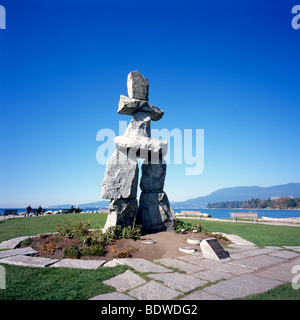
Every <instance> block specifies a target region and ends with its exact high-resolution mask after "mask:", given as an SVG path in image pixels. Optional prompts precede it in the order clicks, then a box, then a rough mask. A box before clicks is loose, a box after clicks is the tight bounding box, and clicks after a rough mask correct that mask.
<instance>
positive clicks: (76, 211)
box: [25, 205, 80, 217]
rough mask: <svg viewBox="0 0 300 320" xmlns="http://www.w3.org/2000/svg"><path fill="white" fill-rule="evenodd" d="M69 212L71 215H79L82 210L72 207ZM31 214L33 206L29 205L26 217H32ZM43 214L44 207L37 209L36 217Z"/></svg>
mask: <svg viewBox="0 0 300 320" xmlns="http://www.w3.org/2000/svg"><path fill="white" fill-rule="evenodd" d="M69 211H70V212H71V213H73V212H75V213H79V212H80V209H79V207H78V206H77V207H76V208H74V207H73V206H72V207H71V209H69ZM31 213H32V208H31V205H29V206H28V207H27V208H26V211H25V217H30V216H31ZM42 213H43V208H42V206H41V205H40V206H39V207H38V208H37V209H36V215H37V216H38V215H41V214H42Z"/></svg>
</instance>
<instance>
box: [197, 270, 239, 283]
mask: <svg viewBox="0 0 300 320" xmlns="http://www.w3.org/2000/svg"><path fill="white" fill-rule="evenodd" d="M193 276H194V277H198V278H202V279H205V280H208V281H211V282H215V281H218V280H220V279H229V278H231V277H233V274H230V273H227V272H224V271H219V270H205V271H200V272H197V273H194V274H193Z"/></svg>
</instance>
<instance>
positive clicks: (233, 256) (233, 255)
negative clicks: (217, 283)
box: [230, 252, 247, 260]
mask: <svg viewBox="0 0 300 320" xmlns="http://www.w3.org/2000/svg"><path fill="white" fill-rule="evenodd" d="M230 258H231V259H232V260H238V259H244V258H247V256H246V255H245V254H242V253H240V252H234V253H230Z"/></svg>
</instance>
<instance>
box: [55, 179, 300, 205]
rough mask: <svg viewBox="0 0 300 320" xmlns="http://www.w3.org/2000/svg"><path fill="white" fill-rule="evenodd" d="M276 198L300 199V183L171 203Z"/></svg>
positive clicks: (229, 190)
mask: <svg viewBox="0 0 300 320" xmlns="http://www.w3.org/2000/svg"><path fill="white" fill-rule="evenodd" d="M274 197H294V198H300V183H287V184H283V185H277V186H272V187H258V186H250V187H230V188H223V189H219V190H217V191H214V192H212V193H210V194H209V195H207V196H202V197H197V198H194V199H188V200H185V201H180V202H171V206H172V208H173V209H200V208H206V206H207V204H208V203H213V202H221V201H246V200H251V199H252V198H254V199H256V198H260V199H268V198H274ZM108 205H109V201H105V200H103V201H96V202H90V203H82V204H79V207H80V208H85V207H97V206H98V207H99V208H106V207H108ZM70 206H71V205H70V204H64V205H58V207H60V208H70Z"/></svg>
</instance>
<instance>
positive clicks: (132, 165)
mask: <svg viewBox="0 0 300 320" xmlns="http://www.w3.org/2000/svg"><path fill="white" fill-rule="evenodd" d="M127 89H128V96H129V97H126V96H123V95H121V97H120V102H119V109H118V113H119V114H126V115H131V116H133V118H132V120H131V122H130V124H129V125H128V127H127V129H126V131H125V133H124V135H123V136H119V137H116V138H115V139H114V141H115V145H116V151H115V152H114V153H113V155H112V156H111V158H110V159H109V160H108V162H107V165H106V171H105V175H104V180H103V182H102V198H103V199H110V200H111V202H110V205H109V214H108V218H107V221H106V224H105V227H104V230H106V229H107V228H109V227H110V226H114V225H121V226H127V225H132V224H133V222H134V219H135V218H136V223H138V224H142V226H143V230H144V231H145V232H159V231H168V230H172V229H173V228H174V224H175V214H174V212H173V210H172V209H171V207H170V203H169V200H168V197H167V195H166V193H165V192H164V191H163V187H164V181H165V176H166V164H165V163H164V160H163V158H164V156H165V155H166V153H167V141H166V140H158V139H151V120H153V121H158V120H160V119H161V118H162V116H163V114H164V112H163V111H162V110H161V109H159V108H157V107H155V106H153V105H152V104H150V103H149V102H148V93H149V82H148V79H147V78H145V77H144V76H143V75H141V74H140V73H139V72H138V71H133V72H130V73H129V75H128V78H127ZM137 158H142V159H145V160H144V163H143V165H142V177H141V182H140V187H141V190H142V193H141V196H140V203H139V208H138V204H137V200H136V196H137V186H138V175H139V172H138V162H137Z"/></svg>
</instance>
